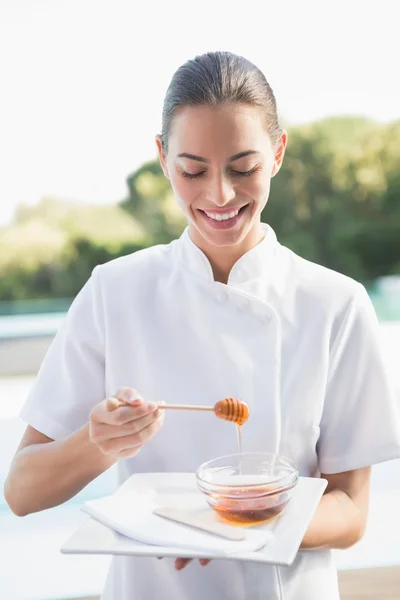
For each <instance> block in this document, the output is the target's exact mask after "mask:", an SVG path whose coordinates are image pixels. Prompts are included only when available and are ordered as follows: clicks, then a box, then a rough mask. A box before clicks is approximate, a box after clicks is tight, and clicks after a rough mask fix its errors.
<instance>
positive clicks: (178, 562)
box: [157, 556, 211, 571]
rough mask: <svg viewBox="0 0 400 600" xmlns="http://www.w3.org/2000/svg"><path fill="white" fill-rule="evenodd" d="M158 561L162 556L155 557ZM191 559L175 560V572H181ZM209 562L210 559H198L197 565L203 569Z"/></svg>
mask: <svg viewBox="0 0 400 600" xmlns="http://www.w3.org/2000/svg"><path fill="white" fill-rule="evenodd" d="M157 558H158V560H162V559H163V557H162V556H158V557H157ZM192 560H193V559H192V558H176V559H175V569H176V570H177V571H181V570H182V569H184V568H185V567H186V565H188V564H189V563H190V562H191V561H192ZM209 562H211V558H200V559H199V563H200V564H201V565H202V566H203V567H205V566H206V565H208V563H209Z"/></svg>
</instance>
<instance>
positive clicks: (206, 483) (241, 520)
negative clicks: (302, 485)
mask: <svg viewBox="0 0 400 600" xmlns="http://www.w3.org/2000/svg"><path fill="white" fill-rule="evenodd" d="M298 478H299V472H298V469H297V466H296V464H295V463H294V462H293V461H292V460H291V459H290V458H287V457H286V456H282V455H277V454H264V453H260V452H245V453H242V454H229V455H227V456H221V457H219V458H215V459H213V460H210V461H208V462H206V463H203V464H202V465H200V467H199V468H198V469H197V471H196V481H197V486H198V488H199V490H200V491H201V492H203V494H204V495H205V497H206V500H207V502H208V504H209V505H210V506H211V508H213V509H214V510H215V512H216V513H217V514H218V515H219V516H220V517H222V519H223V520H224V521H228V522H229V523H230V524H236V525H242V526H249V525H258V524H260V523H265V522H267V521H270V520H272V519H274V518H276V517H277V516H278V515H279V514H280V513H282V511H283V510H284V508H285V507H286V506H287V504H288V502H289V501H290V499H291V497H292V494H293V489H294V488H295V486H296V484H297V481H298Z"/></svg>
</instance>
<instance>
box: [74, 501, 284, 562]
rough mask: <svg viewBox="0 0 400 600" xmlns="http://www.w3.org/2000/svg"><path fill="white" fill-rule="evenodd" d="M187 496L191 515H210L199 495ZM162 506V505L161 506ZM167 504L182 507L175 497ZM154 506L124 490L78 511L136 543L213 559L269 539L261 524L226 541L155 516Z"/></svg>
mask: <svg viewBox="0 0 400 600" xmlns="http://www.w3.org/2000/svg"><path fill="white" fill-rule="evenodd" d="M191 496H192V499H191V500H192V501H191V502H189V508H190V510H193V511H194V513H196V511H197V513H198V512H199V511H202V512H204V510H209V511H210V512H211V513H212V514H214V512H213V511H212V509H210V508H209V507H208V505H207V503H206V502H205V500H204V499H203V498H202V497H201V495H200V494H192V495H191ZM186 500H187V499H186ZM165 504H166V503H165V502H163V503H162V505H163V506H165ZM187 504H188V503H187V501H186V507H185V508H188V506H187ZM168 505H170V506H176V507H177V508H181V507H182V506H179V498H178V497H176V498H175V499H174V498H172V497H171V498H170V499H169V502H168ZM157 506H161V504H160V503H158V502H156V501H155V498H154V495H152V494H150V493H145V492H144V493H138V492H137V491H130V490H127V491H124V492H117V493H115V494H113V495H111V496H106V497H104V498H100V499H98V500H90V501H86V502H85V503H84V506H83V507H82V510H83V511H84V512H86V513H87V514H89V515H90V516H91V517H93V518H94V519H96V520H97V521H99V522H100V523H102V524H103V525H106V526H107V527H110V528H111V529H113V530H114V531H117V532H118V533H122V534H123V535H125V536H127V537H129V538H131V539H133V540H136V541H138V542H141V543H144V544H150V545H155V546H163V547H169V548H170V547H174V548H175V547H177V548H181V549H183V548H184V549H187V550H197V551H198V550H200V551H203V550H204V551H210V552H212V555H213V556H215V555H216V554H220V555H228V554H234V553H236V552H253V551H255V550H259V549H260V548H262V547H263V546H265V545H266V544H267V543H268V542H269V541H270V540H271V539H272V537H273V533H272V531H271V527H269V526H267V525H261V526H256V527H249V528H245V531H246V539H245V540H241V541H231V540H227V539H225V538H222V537H218V536H216V535H213V534H211V533H208V532H206V531H200V530H198V529H195V528H193V527H189V526H187V525H183V524H181V523H177V522H174V521H170V520H169V519H165V518H163V517H160V516H158V515H155V514H153V510H154V508H156V507H157ZM210 517H211V518H212V515H210ZM215 518H216V517H215ZM235 529H236V528H235Z"/></svg>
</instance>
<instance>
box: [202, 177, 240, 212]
mask: <svg viewBox="0 0 400 600" xmlns="http://www.w3.org/2000/svg"><path fill="white" fill-rule="evenodd" d="M235 196H236V192H235V189H234V187H233V185H232V183H231V182H230V181H229V179H227V178H225V177H218V178H215V179H213V181H212V182H211V183H210V186H209V188H208V190H207V193H206V197H207V200H209V201H210V202H212V203H213V204H216V205H217V206H221V207H222V206H225V205H226V204H228V203H229V202H231V201H232V200H233V199H234V198H235Z"/></svg>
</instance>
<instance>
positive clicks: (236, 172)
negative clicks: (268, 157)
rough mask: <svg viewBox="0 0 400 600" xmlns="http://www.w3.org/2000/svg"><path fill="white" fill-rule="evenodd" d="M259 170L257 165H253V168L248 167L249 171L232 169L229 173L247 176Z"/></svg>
mask: <svg viewBox="0 0 400 600" xmlns="http://www.w3.org/2000/svg"><path fill="white" fill-rule="evenodd" d="M258 170H259V167H254V169H250V171H235V170H233V169H232V171H231V173H232V175H238V176H242V177H249V175H252V174H253V173H256V172H257V171H258Z"/></svg>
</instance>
